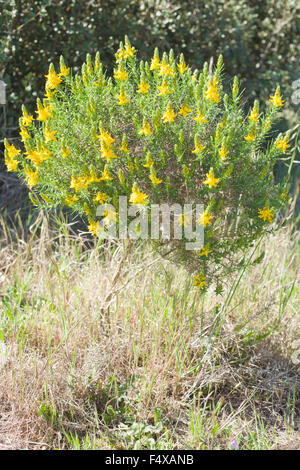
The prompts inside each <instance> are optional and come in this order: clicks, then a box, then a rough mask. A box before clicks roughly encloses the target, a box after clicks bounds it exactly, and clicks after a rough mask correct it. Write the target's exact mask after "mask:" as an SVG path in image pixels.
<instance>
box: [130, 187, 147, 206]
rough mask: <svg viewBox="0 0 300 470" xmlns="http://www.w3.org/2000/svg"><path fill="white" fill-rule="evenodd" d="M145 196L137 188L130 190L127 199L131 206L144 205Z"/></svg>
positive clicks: (145, 201)
mask: <svg viewBox="0 0 300 470" xmlns="http://www.w3.org/2000/svg"><path fill="white" fill-rule="evenodd" d="M147 197H148V196H147V194H144V193H142V192H141V191H140V190H139V189H138V188H132V192H131V195H130V198H129V202H130V203H131V204H144V205H145V204H146V203H147Z"/></svg>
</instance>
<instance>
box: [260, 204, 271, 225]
mask: <svg viewBox="0 0 300 470" xmlns="http://www.w3.org/2000/svg"><path fill="white" fill-rule="evenodd" d="M258 213H259V216H258V217H259V218H260V219H263V220H264V221H266V220H267V221H268V222H269V223H270V224H271V223H272V222H273V217H274V213H273V212H272V211H270V209H269V207H267V206H265V207H264V208H263V209H259V210H258Z"/></svg>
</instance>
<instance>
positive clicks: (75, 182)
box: [70, 176, 87, 193]
mask: <svg viewBox="0 0 300 470" xmlns="http://www.w3.org/2000/svg"><path fill="white" fill-rule="evenodd" d="M86 183H87V182H86V177H85V176H77V177H76V176H72V179H71V184H70V188H73V189H74V191H75V192H76V193H77V191H79V189H85V188H86V186H87V184H86Z"/></svg>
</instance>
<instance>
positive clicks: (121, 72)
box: [114, 65, 128, 81]
mask: <svg viewBox="0 0 300 470" xmlns="http://www.w3.org/2000/svg"><path fill="white" fill-rule="evenodd" d="M114 77H115V78H118V79H119V80H123V81H125V80H128V72H125V70H124V69H123V67H122V66H121V65H119V67H118V69H117V71H116V72H115V74H114Z"/></svg>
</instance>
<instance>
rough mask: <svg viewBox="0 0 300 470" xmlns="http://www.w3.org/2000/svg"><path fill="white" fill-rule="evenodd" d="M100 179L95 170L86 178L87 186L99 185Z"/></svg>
mask: <svg viewBox="0 0 300 470" xmlns="http://www.w3.org/2000/svg"><path fill="white" fill-rule="evenodd" d="M99 181H100V178H98V177H97V174H96V172H95V171H94V170H93V171H92V172H91V174H90V175H89V176H87V178H86V182H87V184H91V183H99Z"/></svg>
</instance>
